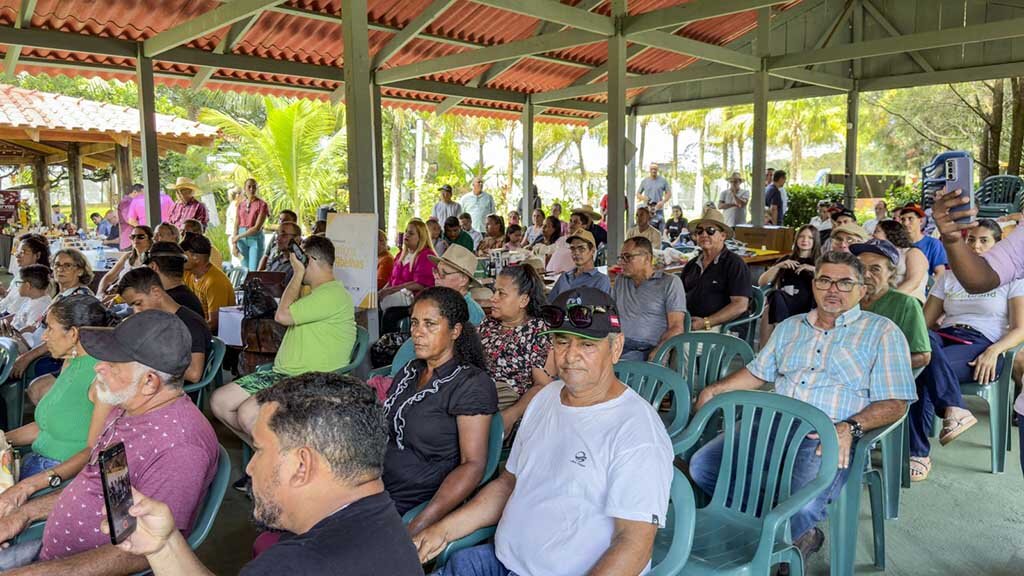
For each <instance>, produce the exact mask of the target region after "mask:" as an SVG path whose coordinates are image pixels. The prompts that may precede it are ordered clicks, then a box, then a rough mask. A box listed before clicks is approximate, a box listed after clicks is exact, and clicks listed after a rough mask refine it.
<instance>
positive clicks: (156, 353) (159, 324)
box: [78, 310, 192, 378]
mask: <svg viewBox="0 0 1024 576" xmlns="http://www.w3.org/2000/svg"><path fill="white" fill-rule="evenodd" d="M78 332H79V340H80V341H81V342H82V348H85V351H86V353H87V354H89V356H92V357H93V358H95V359H97V360H101V361H103V362H138V363H139V364H142V365H143V366H148V367H150V368H153V369H154V370H159V371H161V372H166V373H167V374H170V375H172V376H177V377H179V378H180V377H181V376H182V374H184V373H185V370H187V369H188V365H189V364H190V363H191V361H192V354H191V350H192V336H191V335H190V334H189V331H188V328H187V327H186V326H185V323H184V322H182V321H181V320H180V319H179V318H178V317H177V316H175V315H174V314H170V313H168V312H164V311H163V310H145V311H142V312H139V313H138V314H133V315H131V316H129V317H128V318H126V319H125V320H124V321H123V322H121V323H120V324H118V326H117V327H116V328H85V327H83V328H79V329H78Z"/></svg>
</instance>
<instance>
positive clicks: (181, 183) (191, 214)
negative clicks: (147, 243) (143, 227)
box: [168, 176, 210, 229]
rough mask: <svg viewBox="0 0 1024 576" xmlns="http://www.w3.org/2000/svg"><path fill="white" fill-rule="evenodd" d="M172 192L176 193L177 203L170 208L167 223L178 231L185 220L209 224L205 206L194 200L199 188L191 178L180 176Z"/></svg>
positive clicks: (204, 224)
mask: <svg viewBox="0 0 1024 576" xmlns="http://www.w3.org/2000/svg"><path fill="white" fill-rule="evenodd" d="M174 190H175V191H177V193H178V201H177V202H175V203H174V206H172V207H171V215H170V218H168V222H170V223H171V224H174V225H175V226H177V227H178V228H179V229H180V228H182V227H183V226H184V225H185V220H198V221H200V222H201V223H202V224H203V226H206V225H207V224H208V223H209V222H210V216H209V214H207V213H206V204H203V203H202V202H200V201H199V200H197V199H196V193H197V192H199V186H196V183H195V182H193V181H192V179H191V178H185V177H183V176H182V177H179V178H178V180H177V181H176V182H175V183H174Z"/></svg>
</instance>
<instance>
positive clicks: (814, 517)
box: [690, 424, 850, 540]
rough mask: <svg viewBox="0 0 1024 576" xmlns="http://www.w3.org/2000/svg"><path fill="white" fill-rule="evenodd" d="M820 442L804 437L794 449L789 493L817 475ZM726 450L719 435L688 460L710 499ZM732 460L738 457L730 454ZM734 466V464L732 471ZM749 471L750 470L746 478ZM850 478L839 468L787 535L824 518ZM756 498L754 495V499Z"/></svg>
mask: <svg viewBox="0 0 1024 576" xmlns="http://www.w3.org/2000/svg"><path fill="white" fill-rule="evenodd" d="M753 435H754V437H757V426H756V424H755V426H754V430H753ZM773 442H774V441H769V442H768V445H767V448H766V449H767V450H769V451H771V450H772V444H773ZM819 444H821V442H820V441H819V440H817V439H810V438H804V439H803V441H802V442H801V443H800V448H799V449H798V450H797V455H796V460H794V462H793V480H792V483H791V487H790V494H793V493H795V492H796V491H797V490H799V489H801V488H803V487H804V486H806V485H807V484H808V483H810V482H811V481H812V480H814V479H815V478H816V477H817V476H818V470H819V469H820V468H821V457H820V456H818V455H816V454H815V453H814V452H815V451H816V450H817V449H818V445H819ZM724 448H725V435H724V434H719V435H718V436H717V437H716V438H715V439H714V440H712V441H710V442H708V443H707V444H705V445H704V446H702V447H701V448H700V449H699V450H697V452H696V453H695V454H694V455H693V458H691V459H690V477H691V478H693V481H694V482H695V483H696V484H697V486H699V487H700V489H701V490H703V491H704V493H705V494H707V495H708V496H711V495H712V494H713V493H714V491H715V484H716V483H717V482H718V473H719V471H720V469H721V465H722V451H723V450H724ZM733 454H734V458H735V457H737V456H738V455H737V454H736V451H734V452H733ZM735 468H736V463H735V462H734V463H733V469H734V470H735ZM751 472H753V471H752V470H749V471H748V472H747V474H748V475H749V474H750V473H751ZM849 475H850V469H849V468H840V469H839V471H838V472H837V473H836V477H835V480H833V482H832V485H831V486H829V488H828V489H827V490H825V491H824V492H822V493H820V494H818V495H817V496H815V497H814V499H812V500H811V501H810V502H808V503H807V504H806V505H805V506H804V507H803V508H801V509H800V511H798V512H797V513H796V514H794V515H793V517H792V518H791V519H790V521H789V527H790V533H791V535H792V537H793V539H794V540H795V539H796V538H799V537H800V536H801V535H803V533H804V532H807V531H808V530H810V529H811V528H814V526H815V525H816V524H817V523H818V522H820V521H822V520H823V519H824V518H825V513H826V510H827V508H828V504H829V502H831V501H832V500H833V499H834V498H835V497H836V496H838V495H839V491H840V490H842V488H843V486H844V485H845V484H846V479H847V478H848V477H849ZM755 497H756V496H755Z"/></svg>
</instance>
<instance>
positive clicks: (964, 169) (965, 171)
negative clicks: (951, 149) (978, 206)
mask: <svg viewBox="0 0 1024 576" xmlns="http://www.w3.org/2000/svg"><path fill="white" fill-rule="evenodd" d="M972 172H973V167H972V165H971V159H970V157H960V158H947V159H946V171H945V180H946V192H954V191H956V190H960V194H961V196H962V195H964V194H966V195H967V197H968V198H969V199H970V200H971V201H970V203H968V204H964V205H962V206H957V207H956V208H951V209H950V212H962V211H964V210H969V209H971V208H974V184H973V182H974V178H973V176H974V175H973V173H972ZM953 220H954V221H955V222H957V223H958V224H967V223H969V222H971V221H972V220H973V218H971V217H969V216H962V217H960V218H954V219H953Z"/></svg>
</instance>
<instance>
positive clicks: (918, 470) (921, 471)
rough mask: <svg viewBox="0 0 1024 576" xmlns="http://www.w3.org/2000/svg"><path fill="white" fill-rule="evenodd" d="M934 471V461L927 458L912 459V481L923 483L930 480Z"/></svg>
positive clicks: (915, 457) (912, 457) (916, 457)
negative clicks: (929, 477) (929, 476)
mask: <svg viewBox="0 0 1024 576" xmlns="http://www.w3.org/2000/svg"><path fill="white" fill-rule="evenodd" d="M931 471H932V460H931V458H928V457H926V456H911V457H910V481H911V482H921V481H923V480H927V479H928V474H929V473H930V472H931Z"/></svg>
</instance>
